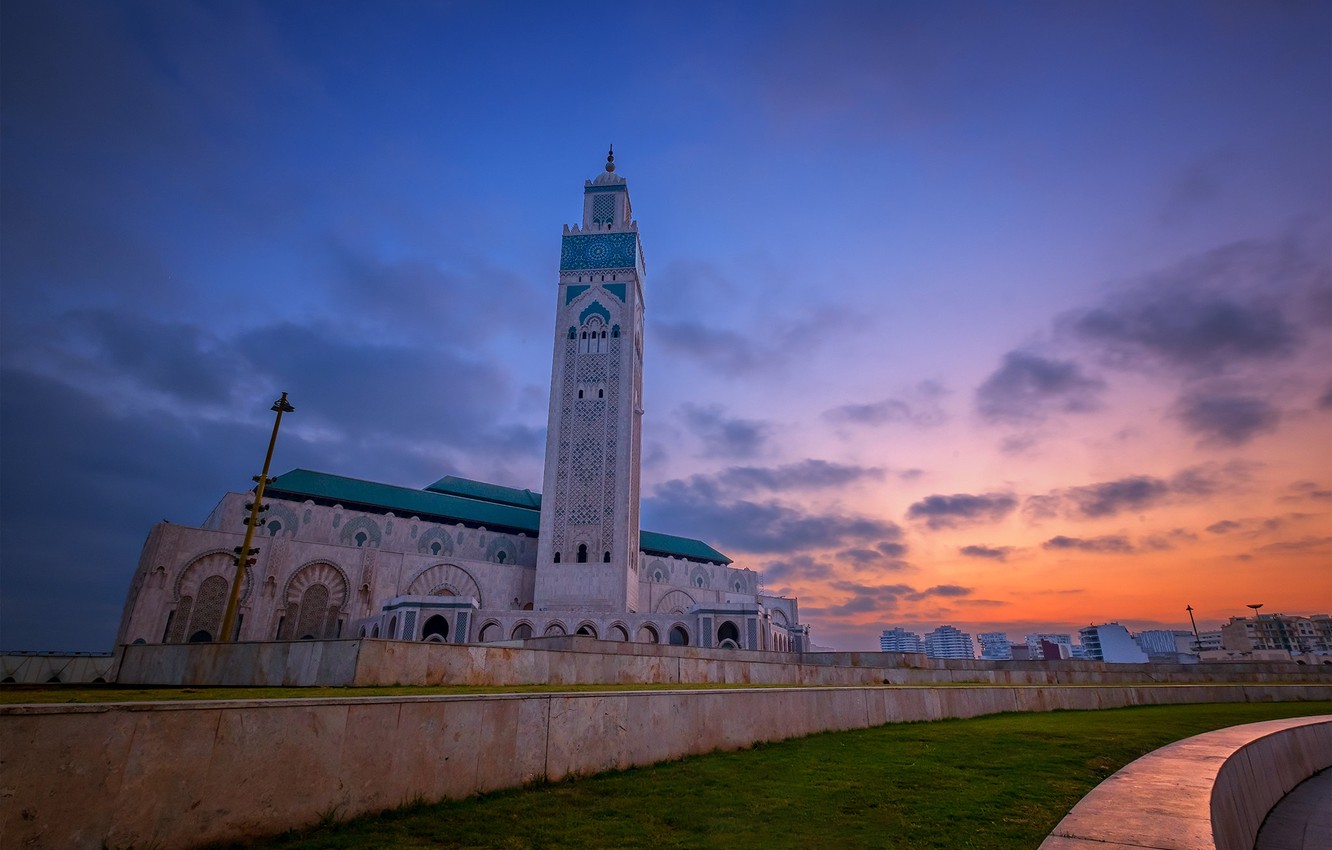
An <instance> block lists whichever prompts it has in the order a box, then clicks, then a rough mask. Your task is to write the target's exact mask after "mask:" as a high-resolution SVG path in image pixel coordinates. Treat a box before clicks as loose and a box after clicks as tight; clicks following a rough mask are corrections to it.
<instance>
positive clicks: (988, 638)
mask: <svg viewBox="0 0 1332 850" xmlns="http://www.w3.org/2000/svg"><path fill="white" fill-rule="evenodd" d="M977 638H978V639H979V640H980V646H981V658H984V659H986V660H988V661H1010V660H1012V658H1013V643H1012V641H1010V640H1009V639H1008V635H1006V634H1004V633H1003V632H981V633H980V634H979V635H977Z"/></svg>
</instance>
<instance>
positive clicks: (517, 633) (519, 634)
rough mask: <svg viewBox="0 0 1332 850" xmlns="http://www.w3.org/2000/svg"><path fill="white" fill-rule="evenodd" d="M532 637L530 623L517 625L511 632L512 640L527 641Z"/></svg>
mask: <svg viewBox="0 0 1332 850" xmlns="http://www.w3.org/2000/svg"><path fill="white" fill-rule="evenodd" d="M531 636H532V624H531V623H519V624H518V625H517V626H516V627H515V628H514V630H513V639H514V640H527V639H528V638H530V637H531Z"/></svg>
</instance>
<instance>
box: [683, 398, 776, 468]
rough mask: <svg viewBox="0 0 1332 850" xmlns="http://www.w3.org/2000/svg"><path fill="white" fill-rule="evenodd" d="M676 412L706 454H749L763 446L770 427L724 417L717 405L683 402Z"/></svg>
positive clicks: (739, 456) (738, 455) (752, 421)
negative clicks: (697, 439)
mask: <svg viewBox="0 0 1332 850" xmlns="http://www.w3.org/2000/svg"><path fill="white" fill-rule="evenodd" d="M680 415H681V417H682V418H683V419H684V422H685V425H686V426H687V427H688V428H689V430H691V431H692V432H693V433H694V434H695V435H696V436H697V437H698V438H699V439H700V440H701V441H702V442H703V454H704V455H705V456H707V457H731V458H744V457H753V456H754V455H756V454H758V453H759V451H760V450H761V449H762V448H763V444H764V442H766V441H767V439H768V434H769V432H770V431H771V427H770V426H769V425H768V424H767V423H766V422H760V421H758V420H756V419H739V418H732V417H728V416H726V415H725V414H724V413H723V412H722V409H721V407H719V406H717V405H710V406H706V407H704V406H701V405H696V404H686V405H684V406H683V407H682V408H681V409H680Z"/></svg>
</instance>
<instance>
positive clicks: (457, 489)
mask: <svg viewBox="0 0 1332 850" xmlns="http://www.w3.org/2000/svg"><path fill="white" fill-rule="evenodd" d="M426 489H427V490H431V491H433V492H435V493H444V494H447V495H450V496H462V497H463V498H467V499H480V500H481V501H483V502H494V503H495V504H497V505H512V506H513V507H515V508H532V509H535V510H538V511H539V510H541V494H540V493H533V492H532V491H531V490H515V489H514V488H512V487H501V486H499V485H498V484H487V483H486V482H484V481H472V480H470V479H467V478H459V477H457V476H455V475H446V476H444V477H443V478H441V479H439V480H438V481H436V482H435V483H434V484H431V485H430V486H429V487H427V488H426Z"/></svg>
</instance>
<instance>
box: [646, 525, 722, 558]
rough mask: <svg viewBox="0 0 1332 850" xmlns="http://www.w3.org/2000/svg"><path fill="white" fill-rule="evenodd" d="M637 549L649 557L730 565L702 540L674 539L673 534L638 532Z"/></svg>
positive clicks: (689, 538) (719, 553)
mask: <svg viewBox="0 0 1332 850" xmlns="http://www.w3.org/2000/svg"><path fill="white" fill-rule="evenodd" d="M638 548H639V549H642V550H643V551H644V552H646V553H647V554H649V555H666V556H667V557H670V556H672V555H674V556H675V557H677V558H689V559H691V560H694V561H720V562H721V563H723V564H729V563H731V559H730V558H728V557H726V556H725V555H723V554H722V553H721V552H718V551H717V550H716V549H713V548H712V547H711V546H709V545H708V544H706V543H704V542H703V541H702V540H694V539H693V538H691V537H676V536H675V535H674V534H662V533H661V532H658V531H640V532H638Z"/></svg>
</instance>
